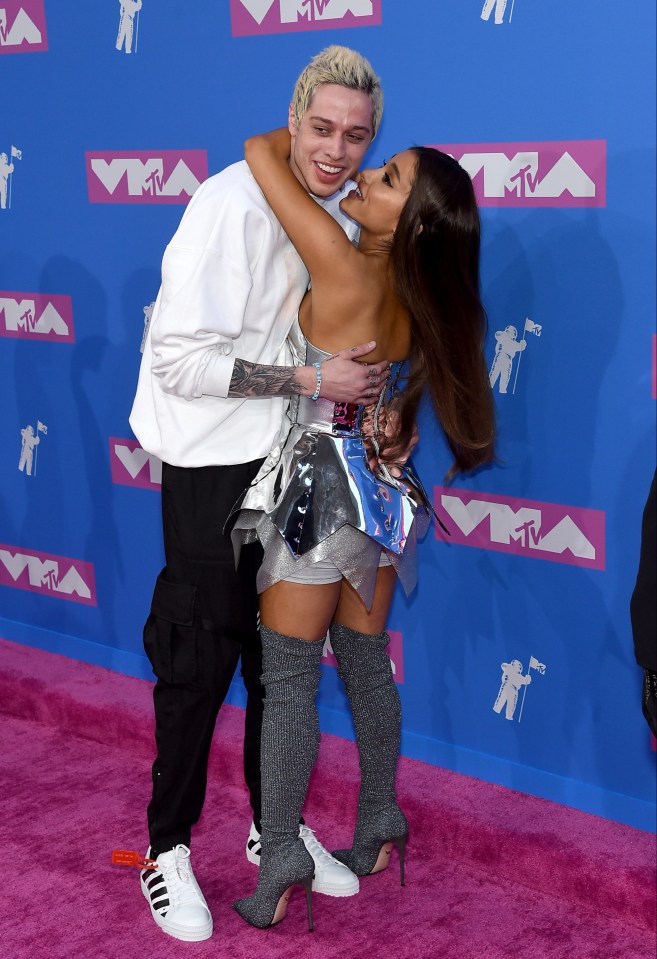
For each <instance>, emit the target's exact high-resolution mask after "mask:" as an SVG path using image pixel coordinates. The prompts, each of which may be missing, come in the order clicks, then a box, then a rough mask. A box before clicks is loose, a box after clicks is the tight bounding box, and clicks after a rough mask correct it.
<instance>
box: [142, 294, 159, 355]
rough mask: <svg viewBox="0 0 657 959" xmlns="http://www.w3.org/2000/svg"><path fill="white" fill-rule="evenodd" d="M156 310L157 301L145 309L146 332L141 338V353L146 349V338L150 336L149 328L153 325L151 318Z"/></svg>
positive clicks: (152, 301)
mask: <svg viewBox="0 0 657 959" xmlns="http://www.w3.org/2000/svg"><path fill="white" fill-rule="evenodd" d="M154 308H155V300H151V302H150V303H149V304H148V306H145V307H144V332H143V334H142V338H141V346H140V347H139V352H140V353H143V352H144V347H145V346H146V337H147V336H148V328H149V326H150V325H151V317H152V316H153V310H154Z"/></svg>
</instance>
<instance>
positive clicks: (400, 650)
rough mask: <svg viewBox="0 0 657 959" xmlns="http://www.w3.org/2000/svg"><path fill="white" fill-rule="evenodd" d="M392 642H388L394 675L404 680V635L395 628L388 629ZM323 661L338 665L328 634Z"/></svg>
mask: <svg viewBox="0 0 657 959" xmlns="http://www.w3.org/2000/svg"><path fill="white" fill-rule="evenodd" d="M388 636H389V637H390V642H389V643H388V656H389V657H390V665H391V666H392V675H393V676H394V677H395V682H396V683H403V682H404V636H403V634H402V633H398V632H397V630H395V629H389V630H388ZM322 662H323V663H324V664H325V665H326V666H337V665H338V661H337V659H336V658H335V653H334V652H333V648H332V646H331V640H330V638H329V636H328V635H327V637H326V641H325V643H324V652H323V653H322Z"/></svg>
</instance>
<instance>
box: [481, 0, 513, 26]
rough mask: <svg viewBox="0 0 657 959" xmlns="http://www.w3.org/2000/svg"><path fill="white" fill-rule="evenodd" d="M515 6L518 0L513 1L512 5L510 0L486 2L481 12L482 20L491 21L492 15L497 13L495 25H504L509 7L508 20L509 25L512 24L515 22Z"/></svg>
mask: <svg viewBox="0 0 657 959" xmlns="http://www.w3.org/2000/svg"><path fill="white" fill-rule="evenodd" d="M515 4H516V0H511V3H509V2H508V0H485V3H484V5H483V7H482V10H481V19H482V20H490V17H491V14H492V13H493V11H495V23H497V24H501V23H504V14H505V13H506V9H507V6H508V7H509V19H508V20H507V23H511V21H512V20H513V8H514V7H515Z"/></svg>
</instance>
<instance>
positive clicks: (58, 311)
mask: <svg viewBox="0 0 657 959" xmlns="http://www.w3.org/2000/svg"><path fill="white" fill-rule="evenodd" d="M0 336H10V337H18V338H20V339H23V340H50V341H52V342H58V343H74V342H75V333H74V330H73V304H72V300H71V297H70V296H65V295H61V294H56V293H17V292H15V291H6V290H0Z"/></svg>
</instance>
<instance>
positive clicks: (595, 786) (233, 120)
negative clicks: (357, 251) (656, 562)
mask: <svg viewBox="0 0 657 959" xmlns="http://www.w3.org/2000/svg"><path fill="white" fill-rule="evenodd" d="M605 14H606V15H605ZM654 36H655V9H654V5H652V4H648V3H638V4H632V5H624V6H623V7H622V8H619V10H618V11H617V12H616V13H614V15H613V16H612V15H610V14H609V12H608V11H607V10H606V9H605V10H603V9H602V5H601V4H600V3H599V2H598V0H579V2H578V3H576V4H573V3H572V2H567V0H550V2H544V3H541V4H537V3H532V2H531V0H508V2H507V3H506V4H505V3H504V2H503V0H497V2H488V0H486V2H484V0H413V2H410V3H409V2H405V0H230V2H221V3H216V2H210V0H197V2H196V3H194V4H185V5H181V4H180V3H179V2H177V0H158V2H157V3H156V2H154V0H143V4H141V3H139V0H122V2H121V3H120V2H119V0H99V2H97V3H94V4H85V5H82V6H80V5H79V4H78V5H70V4H69V5H64V4H60V3H57V2H55V0H3V2H2V4H1V5H0V71H2V74H1V75H2V78H3V91H4V97H3V110H2V116H1V117H0V201H2V202H1V203H0V206H1V208H0V236H1V237H2V243H1V247H0V364H1V366H0V370H1V378H0V391H1V393H0V395H1V397H2V409H3V416H2V420H1V423H0V483H1V484H2V499H1V505H0V604H1V606H0V616H1V619H0V634H2V635H4V636H5V637H6V638H8V639H12V640H16V641H19V642H25V643H29V644H32V645H35V646H39V647H42V648H44V649H49V650H54V651H58V652H62V653H65V654H67V655H70V656H73V657H77V658H79V659H83V660H86V661H89V662H93V663H98V664H101V665H105V666H109V667H111V668H113V669H116V670H119V671H123V672H126V673H130V674H133V675H138V676H144V677H146V676H149V677H150V676H151V673H150V668H149V666H148V663H147V660H146V659H145V656H144V655H143V652H142V646H141V627H142V623H143V621H144V619H145V617H146V614H147V611H148V607H149V603H150V596H151V592H152V586H153V582H154V578H155V575H156V573H157V571H158V570H159V568H160V566H161V565H162V549H161V541H160V529H159V496H158V494H157V489H158V485H157V484H158V479H159V474H158V464H157V462H154V461H152V460H150V458H149V457H147V456H146V455H145V454H144V453H143V451H141V450H140V449H139V447H138V446H137V444H136V442H135V441H134V438H133V437H132V436H131V434H130V431H129V427H128V423H127V420H128V413H129V410H130V407H131V402H132V397H133V393H134V388H135V384H136V378H137V370H138V366H139V361H140V353H139V347H140V343H141V338H142V334H143V328H144V319H145V316H146V315H147V314H148V309H149V304H151V303H152V301H153V300H154V299H155V296H156V294H157V289H158V285H159V265H160V260H161V256H162V252H163V250H164V247H165V245H166V243H167V241H168V240H169V238H170V237H171V235H172V234H173V232H174V230H175V228H176V226H177V223H178V221H179V219H180V216H181V215H182V212H183V209H184V203H185V202H186V201H187V200H188V198H189V194H190V192H193V189H194V186H195V184H196V183H198V182H199V181H200V180H202V179H203V177H204V176H205V175H207V173H208V172H209V173H214V172H217V171H218V170H220V169H221V168H222V167H223V166H225V165H227V164H228V163H231V162H233V161H234V160H236V159H239V158H241V155H242V143H243V140H244V139H245V137H247V136H248V135H249V134H251V133H253V132H256V131H260V130H264V129H268V128H271V127H272V126H276V125H280V124H282V123H284V122H285V119H286V113H287V104H288V102H289V97H290V94H291V90H292V86H293V83H294V80H295V77H296V75H297V74H298V72H299V71H300V70H301V69H302V68H303V66H304V65H305V64H306V62H307V61H308V60H309V58H310V57H311V56H312V54H314V53H315V52H317V51H318V50H319V49H321V48H322V47H323V46H325V45H326V44H328V43H332V42H338V43H343V44H346V45H348V46H353V47H356V48H357V49H359V50H361V51H362V52H363V53H364V54H365V55H366V56H367V57H369V58H370V59H371V61H372V63H373V64H374V66H375V68H376V69H377V70H378V71H379V72H380V74H381V76H382V79H383V84H384V89H385V94H386V110H385V118H384V122H383V126H382V129H381V132H380V135H379V137H378V138H377V140H376V141H375V143H374V145H373V146H372V149H371V151H370V154H369V158H368V160H369V163H370V164H372V165H374V164H377V163H380V162H381V161H382V159H383V158H384V157H386V156H389V155H390V154H391V153H394V152H395V151H396V150H398V149H402V148H404V147H405V146H407V145H409V144H412V143H428V144H442V145H447V146H448V148H449V149H450V151H451V152H452V153H453V154H454V155H455V156H457V158H459V159H460V160H461V162H462V163H463V164H464V165H465V166H466V167H467V169H468V171H469V172H470V173H471V175H472V177H473V180H474V182H475V185H476V188H477V192H478V196H479V198H480V202H481V207H482V219H483V229H484V246H483V261H482V275H483V289H484V296H485V302H486V306H487V309H488V313H489V320H490V331H489V338H488V344H487V353H488V358H489V362H490V368H491V383H492V385H491V388H492V389H493V391H494V393H495V399H496V404H497V412H498V419H499V449H500V465H498V466H497V467H495V468H493V469H488V470H486V471H484V472H482V473H480V474H479V475H477V476H476V477H467V478H463V479H459V480H458V481H456V482H455V483H454V484H452V487H451V488H450V489H446V488H444V482H443V476H444V474H445V472H446V470H447V468H448V466H449V458H448V455H447V453H446V450H445V447H444V444H443V442H442V440H441V437H440V434H439V432H438V431H437V429H436V426H435V424H434V423H433V420H432V419H431V416H430V415H429V414H428V413H427V412H426V411H425V412H424V414H423V416H422V420H421V424H420V425H421V437H422V439H421V444H420V447H419V450H418V453H417V456H416V465H417V467H418V469H419V471H420V474H421V476H422V477H423V479H424V482H425V485H427V487H428V488H433V489H435V498H436V502H437V505H439V506H440V507H441V509H442V511H443V514H445V515H447V516H448V517H449V523H448V525H449V526H450V529H451V530H452V537H451V539H450V541H449V542H448V543H446V542H444V540H441V539H438V538H435V537H434V535H433V533H430V534H429V535H428V536H427V538H426V540H425V542H424V543H423V544H422V546H421V562H420V585H419V587H418V590H417V592H416V593H415V595H414V596H413V597H412V598H411V599H410V600H409V601H406V600H405V599H404V598H403V596H402V595H401V594H400V595H398V596H397V597H396V599H395V603H394V606H393V609H392V613H391V617H390V627H391V630H392V631H393V640H394V643H393V650H392V656H393V661H394V664H395V670H396V676H397V679H398V680H399V683H400V690H401V694H402V699H403V706H404V743H403V749H404V752H405V754H406V755H409V756H414V757H416V758H419V759H423V760H426V761H429V762H435V763H438V764H442V765H445V766H447V767H449V768H451V769H455V770H459V771H461V772H465V773H469V774H472V775H476V776H480V777H482V778H484V779H488V780H491V781H494V782H498V783H502V784H504V785H508V786H512V787H514V788H518V789H521V790H524V791H527V792H529V793H533V794H536V795H540V796H544V797H547V798H550V799H554V800H556V801H559V802H562V803H566V804H569V805H572V806H575V807H577V808H580V809H585V810H588V811H591V812H595V813H598V814H600V815H603V816H606V817H608V818H612V819H617V820H618V821H621V822H625V823H629V824H632V825H635V826H639V827H641V828H644V829H653V828H654V797H655V754H654V752H653V751H652V750H651V742H650V736H649V734H648V731H647V727H646V725H645V723H644V720H643V718H642V716H641V710H640V686H641V672H640V670H639V669H638V667H637V666H636V664H635V662H634V657H633V649H632V638H631V632H630V624H629V612H628V604H629V597H630V593H631V590H632V587H633V582H634V577H635V575H636V567H637V561H638V551H639V534H640V520H641V511H642V508H643V504H644V501H645V498H646V496H647V493H648V488H649V485H650V480H651V477H652V473H653V469H654V461H655V450H654V418H655V385H654V382H655V381H654V377H655V372H654V371H655V360H654V349H655V346H654V343H655V340H654V333H653V322H654V315H655V278H654V263H655V102H654V100H655V84H654V66H655V47H654ZM37 440H38V441H39V442H38V443H37ZM325 674H326V675H325V676H324V681H323V687H322V691H321V694H320V709H321V718H322V725H323V728H324V729H325V730H327V731H331V732H336V733H338V734H341V735H345V736H351V734H352V733H351V724H350V719H349V716H348V710H347V707H346V702H345V700H344V697H343V694H342V692H341V690H340V689H339V688H338V682H337V677H336V673H335V670H334V669H333V668H332V667H331V665H330V656H328V655H327V668H326V670H325ZM528 680H531V681H530V682H529V681H528ZM242 696H243V693H242V689H241V686H240V684H239V682H236V683H235V684H234V685H233V687H232V690H231V700H232V701H233V702H235V703H241V702H242Z"/></svg>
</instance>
